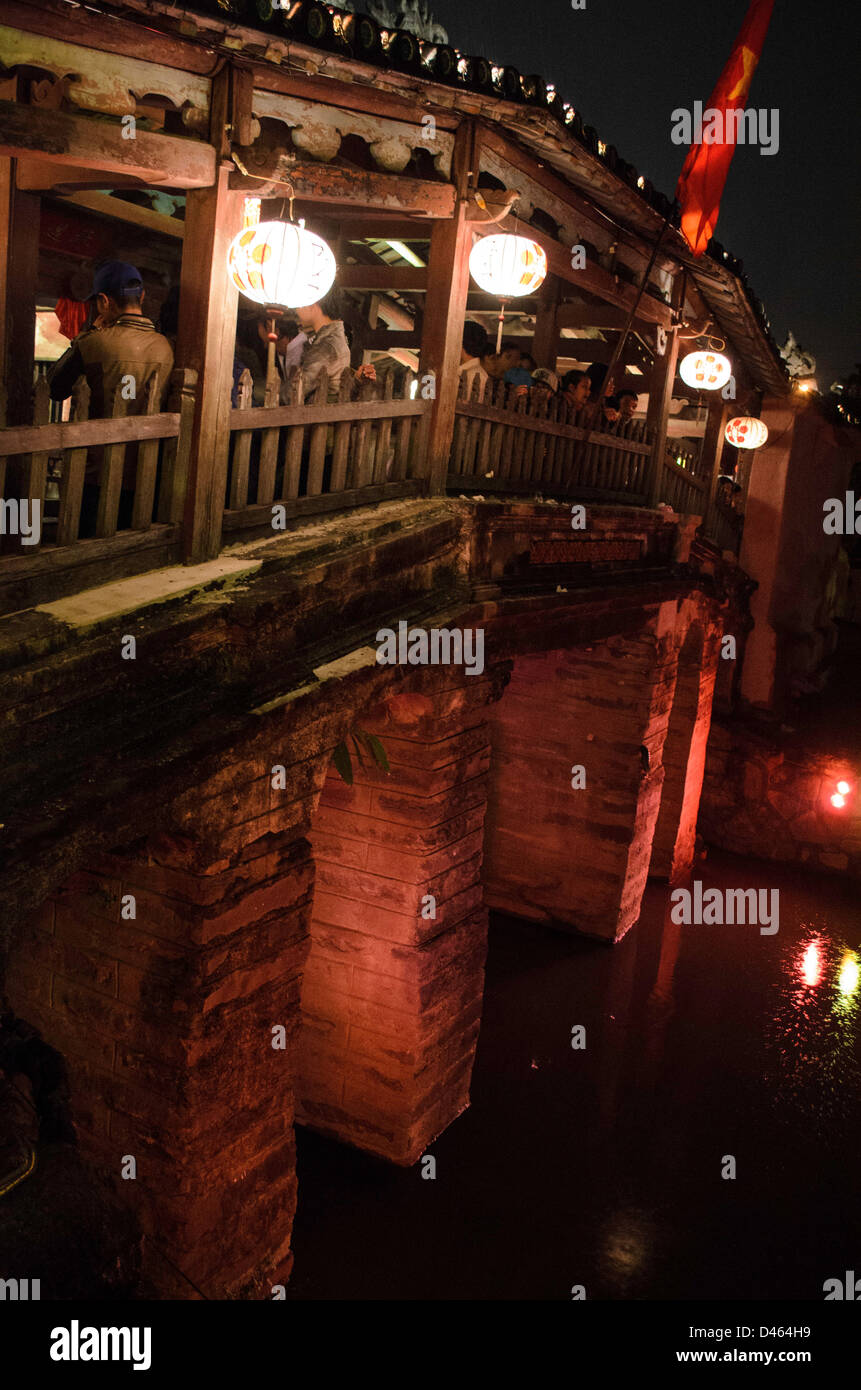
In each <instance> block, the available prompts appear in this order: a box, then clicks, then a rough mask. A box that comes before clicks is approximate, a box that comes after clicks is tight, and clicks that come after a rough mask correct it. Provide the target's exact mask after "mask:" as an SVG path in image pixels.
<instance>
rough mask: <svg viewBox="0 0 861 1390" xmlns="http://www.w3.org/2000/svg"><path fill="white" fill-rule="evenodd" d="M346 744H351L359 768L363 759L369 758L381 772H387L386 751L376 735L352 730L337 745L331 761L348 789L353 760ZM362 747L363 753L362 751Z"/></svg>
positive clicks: (350, 783) (350, 782) (351, 782)
mask: <svg viewBox="0 0 861 1390" xmlns="http://www.w3.org/2000/svg"><path fill="white" fill-rule="evenodd" d="M348 743H352V745H353V747H354V749H355V750H356V757H357V758H358V759H359V766H360V767H365V758H366V757H368V756H369V757H370V758H371V759H372V760H373V761H374V762H375V763H376V765H377V767H381V768H382V769H383V772H389V771H391V769H390V768H389V760H388V758H387V757H386V750H385V748H384V747H383V745H382V744H381V743H380V740H379V739H378V738H377V736H376V734H369V733H367V732H366V730H364V729H354V730H353V732H352V733H351V734H348V736H347V738H346V739H344V740H343V742H341V743H339V744H338V746H337V748H336V749H335V751H334V753H333V754H332V761H333V762H334V764H335V770H336V771H337V773H338V775H339V776H340V777H341V778H342V779H343V780H344V781H345V782H346V784H347V786H348V787H351V786H352V785H353V760H352V758H351V757H350V750H349V748H348V746H347V745H348ZM363 747H364V752H363V751H362V749H363Z"/></svg>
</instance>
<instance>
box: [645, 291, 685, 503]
mask: <svg viewBox="0 0 861 1390" xmlns="http://www.w3.org/2000/svg"><path fill="white" fill-rule="evenodd" d="M681 282H682V277H681V276H677V277H676V281H675V284H674V286H673V306H674V307H681V306H680V305H679V303H678V301H679V299H680V297H681V293H682V289H681ZM678 360H679V330H678V328H672V329H671V330H670V331H669V332H668V333H667V346H666V349H665V351H664V355H663V357H656V358H655V365H654V367H653V368H652V375H651V379H650V383H649V408H648V411H647V413H646V428H647V429H648V430H650V431H651V432H652V454H651V458H650V459H649V473H648V479H647V483H648V488H647V505H648V506H650V507H657V505H658V503H659V502H660V501H661V488H662V486H663V477H664V454H665V452H666V448H667V421H668V420H669V418H670V401H671V400H672V399H673V387H674V385H675V381H676V363H677V362H678Z"/></svg>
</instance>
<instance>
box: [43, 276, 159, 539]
mask: <svg viewBox="0 0 861 1390" xmlns="http://www.w3.org/2000/svg"><path fill="white" fill-rule="evenodd" d="M143 297H144V288H143V281H142V279H141V275H140V271H139V270H137V269H136V268H135V266H133V265H128V264H127V263H126V262H124V261H108V262H107V263H106V264H105V265H103V266H101V267H100V268H99V269H98V270H97V271H96V274H95V278H94V280H93V292H92V294H91V295H90V300H91V301H93V300H94V301H95V309H96V317H95V318H94V320H93V324H92V327H90V328H88V329H84V331H83V332H82V333H79V334H78V336H77V338H76V339H75V341H74V342H73V343H72V345H71V347H70V348H69V349H68V351H67V352H66V353H64V354H63V356H62V357H61V358H60V359H59V361H58V362H55V363H54V365H53V367H52V368H51V370H50V372H49V373H48V385H49V387H50V391H51V396H52V398H53V399H54V400H55V401H63V400H65V399H66V397H67V396H70V395H71V393H72V390H73V389H74V386H75V383H76V382H77V381H78V380H79V378H80V377H82V376H83V377H86V379H87V385H88V386H89V388H90V419H91V420H92V419H105V418H106V417H109V416H111V415H112V414H113V411H114V402H115V400H116V399H117V397H119V398H120V399H122V400H123V401H125V402H126V413H127V414H128V415H140V414H142V413H143V412H144V411H145V410H146V405H147V396H148V394H149V387H150V382H151V381H152V378H153V376H157V378H158V387H157V388H156V394H157V399H158V403H159V407H160V408H163V406H164V398H165V396H166V395H167V388H168V382H169V380H170V373H171V370H172V368H173V349H172V347H171V345H170V343H169V342H168V340H167V338H165V337H163V336H162V334H161V333H157V332H156V330H155V327H154V325H153V323H152V321H151V320H150V319H148V318H145V317H144V315H143V312H142V308H141V306H142V303H143ZM136 453H137V451H136V449H135V448H134V446H133V445H127V446H126V460H125V467H124V469H123V489H122V492H121V494H120V507H119V517H118V521H117V525H118V528H119V529H120V530H123V529H124V528H125V527H128V526H129V525H130V524H131V515H132V503H133V501H134V486H135V464H136ZM102 454H103V451H102V450H101V449H91V450H90V452H89V454H88V457H87V468H86V474H85V481H84V495H83V501H82V504H81V527H80V535H82V536H92V535H94V534H95V530H96V520H97V516H98V505H99V491H100V482H101V471H102Z"/></svg>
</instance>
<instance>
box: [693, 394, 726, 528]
mask: <svg viewBox="0 0 861 1390" xmlns="http://www.w3.org/2000/svg"><path fill="white" fill-rule="evenodd" d="M728 414H729V406H728V405H727V404H726V402H725V401H724V400H723V398H722V396H721V395H720V392H718V395H717V399H715V400H711V401H710V402H709V413H708V419H707V421H706V432H705V434H704V435H703V451H702V455H701V458H702V466H701V472H700V477H701V478H702V479H703V480H704V481H706V480H707V481H708V484H709V491H708V505H709V507H710V506H711V504H712V502H713V501H714V498H715V492H716V491H717V480H718V477H719V476H720V465H721V459H722V458H723V446H724V437H723V432H724V427H725V425H726V418H727V415H728Z"/></svg>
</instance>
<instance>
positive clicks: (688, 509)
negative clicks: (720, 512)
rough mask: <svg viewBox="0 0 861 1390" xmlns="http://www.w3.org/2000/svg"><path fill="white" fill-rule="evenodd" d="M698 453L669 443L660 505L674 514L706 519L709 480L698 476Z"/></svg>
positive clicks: (659, 498)
mask: <svg viewBox="0 0 861 1390" xmlns="http://www.w3.org/2000/svg"><path fill="white" fill-rule="evenodd" d="M698 468H699V453H698V451H697V450H695V449H685V448H681V447H680V446H679V445H678V444H676V443H674V441H672V440H669V441H668V442H667V448H666V453H665V454H664V461H663V470H662V473H661V476H660V480H659V483H658V493H659V496H658V501H659V502H667V503H668V504H669V505H670V506H671V507H672V508H673V510H674V511H676V512H682V513H687V514H688V515H699V516H705V513H706V507H707V505H708V499H709V480H708V478H703V477H700V476H698Z"/></svg>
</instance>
